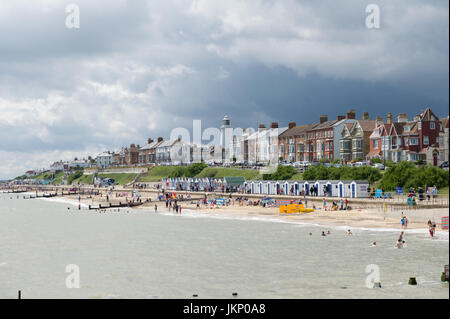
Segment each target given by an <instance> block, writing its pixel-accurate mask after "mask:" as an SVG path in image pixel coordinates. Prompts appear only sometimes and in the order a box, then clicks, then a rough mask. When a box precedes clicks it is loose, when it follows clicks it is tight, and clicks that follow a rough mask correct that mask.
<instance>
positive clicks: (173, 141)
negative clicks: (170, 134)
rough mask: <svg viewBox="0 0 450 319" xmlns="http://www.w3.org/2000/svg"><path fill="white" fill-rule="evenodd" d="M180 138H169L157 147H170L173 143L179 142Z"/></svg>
mask: <svg viewBox="0 0 450 319" xmlns="http://www.w3.org/2000/svg"><path fill="white" fill-rule="evenodd" d="M177 141H178V140H167V141H162V142H161V144H159V145H157V147H169V146H172V145H173V144H175V142H177Z"/></svg>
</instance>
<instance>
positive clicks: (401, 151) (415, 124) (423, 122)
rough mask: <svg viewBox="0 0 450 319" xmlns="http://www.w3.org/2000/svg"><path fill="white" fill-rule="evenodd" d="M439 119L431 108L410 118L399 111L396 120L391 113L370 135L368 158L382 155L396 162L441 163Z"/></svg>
mask: <svg viewBox="0 0 450 319" xmlns="http://www.w3.org/2000/svg"><path fill="white" fill-rule="evenodd" d="M440 124H441V123H440V120H439V119H438V118H437V117H436V115H434V113H433V112H432V111H431V109H430V108H427V109H425V110H424V111H423V112H422V113H421V114H419V115H416V116H415V117H414V120H413V121H408V117H407V115H406V114H403V113H401V114H399V115H398V120H397V122H393V121H392V114H391V113H388V115H387V119H386V123H385V124H381V125H378V126H377V127H376V129H375V130H374V131H373V133H372V134H371V136H370V141H371V142H370V152H369V154H368V156H367V157H368V158H373V157H379V158H383V159H386V160H390V161H393V162H400V161H418V160H423V161H425V162H427V163H429V164H432V165H438V162H439V133H440V131H441V126H440Z"/></svg>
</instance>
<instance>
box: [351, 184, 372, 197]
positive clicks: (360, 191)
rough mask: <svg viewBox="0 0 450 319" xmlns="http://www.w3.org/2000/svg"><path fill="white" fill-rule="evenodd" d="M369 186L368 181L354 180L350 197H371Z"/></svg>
mask: <svg viewBox="0 0 450 319" xmlns="http://www.w3.org/2000/svg"><path fill="white" fill-rule="evenodd" d="M368 188H369V182H368V181H352V182H351V183H350V197H352V198H355V197H358V198H367V197H369V192H368V191H367V190H368Z"/></svg>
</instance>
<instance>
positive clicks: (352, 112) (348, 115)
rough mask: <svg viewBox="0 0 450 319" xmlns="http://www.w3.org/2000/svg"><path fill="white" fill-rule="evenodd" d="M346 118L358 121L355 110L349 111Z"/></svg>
mask: <svg viewBox="0 0 450 319" xmlns="http://www.w3.org/2000/svg"><path fill="white" fill-rule="evenodd" d="M346 118H347V119H352V120H354V119H356V113H355V110H350V111H348V112H347V116H346Z"/></svg>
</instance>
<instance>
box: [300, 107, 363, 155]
mask: <svg viewBox="0 0 450 319" xmlns="http://www.w3.org/2000/svg"><path fill="white" fill-rule="evenodd" d="M355 117H356V115H355V111H354V110H350V111H348V112H347V114H346V116H342V115H339V116H338V117H337V119H336V120H332V121H328V116H327V115H321V116H320V117H319V124H316V125H314V126H313V127H312V128H310V129H308V130H307V131H306V151H305V159H306V160H307V161H309V162H316V161H320V160H321V159H327V160H329V161H334V160H335V159H339V158H340V150H339V147H338V146H339V142H340V138H341V132H342V129H343V127H344V125H345V124H348V123H353V122H355ZM335 145H338V146H337V147H335Z"/></svg>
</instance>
